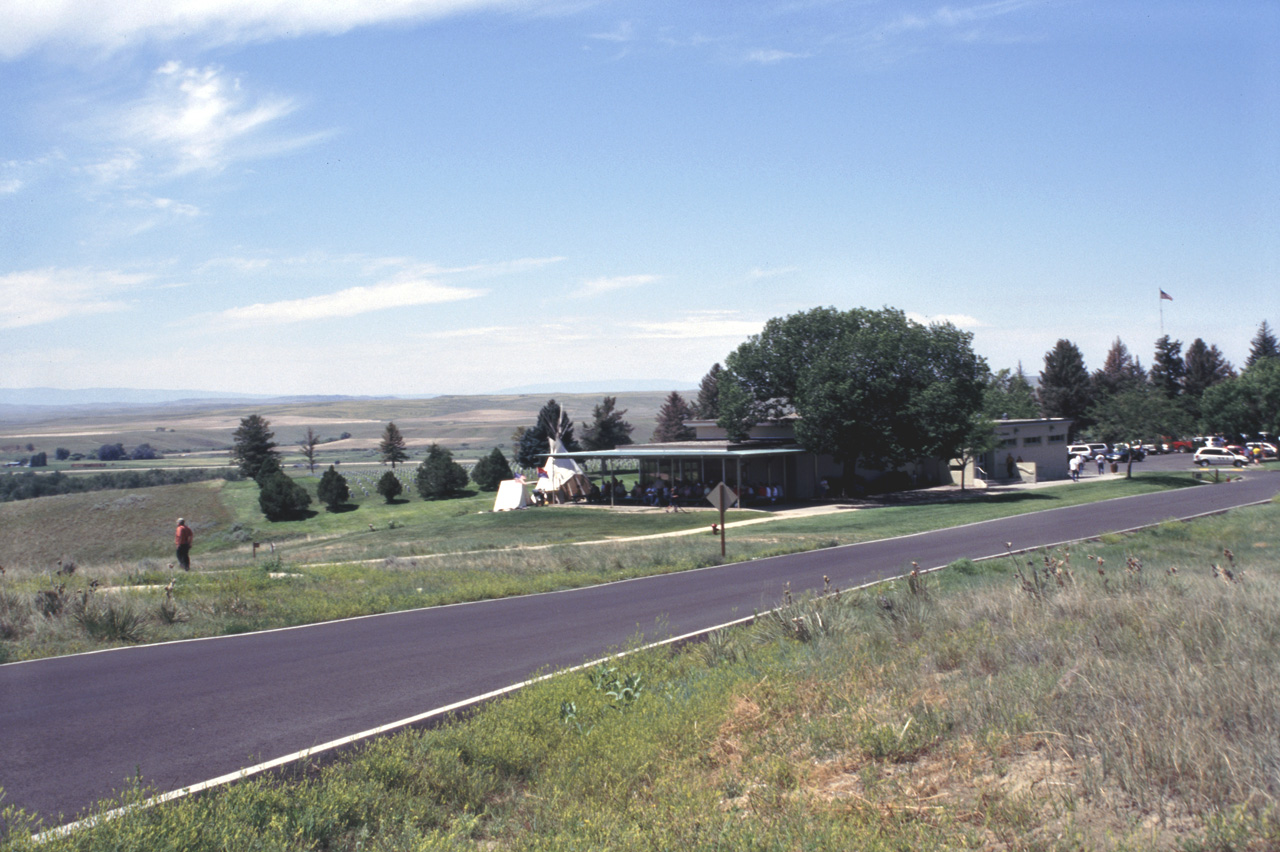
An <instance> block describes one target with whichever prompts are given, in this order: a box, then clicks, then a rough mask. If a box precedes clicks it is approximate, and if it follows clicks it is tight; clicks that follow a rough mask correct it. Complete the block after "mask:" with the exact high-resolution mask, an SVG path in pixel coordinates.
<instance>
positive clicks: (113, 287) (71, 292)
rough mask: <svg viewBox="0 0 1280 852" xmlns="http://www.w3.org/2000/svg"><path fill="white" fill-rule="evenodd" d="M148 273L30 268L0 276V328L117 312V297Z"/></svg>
mask: <svg viewBox="0 0 1280 852" xmlns="http://www.w3.org/2000/svg"><path fill="white" fill-rule="evenodd" d="M149 280H151V276H149V275H139V274H129V273H123V272H114V271H107V270H97V269H58V268H47V269H32V270H26V271H22V272H10V273H8V274H7V275H0V328H22V327H24V326H31V325H41V324H43V323H48V322H55V321H56V320H61V319H66V318H67V317H74V316H86V315H90V314H105V313H112V312H114V311H121V310H124V309H125V308H126V307H128V302H126V301H124V300H123V299H121V298H120V297H121V296H122V295H123V294H125V293H127V292H128V291H130V290H134V289H137V288H138V287H140V286H142V285H143V284H145V283H146V282H147V281H149Z"/></svg>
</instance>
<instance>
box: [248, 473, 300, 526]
mask: <svg viewBox="0 0 1280 852" xmlns="http://www.w3.org/2000/svg"><path fill="white" fill-rule="evenodd" d="M264 471H265V472H264ZM258 487H259V490H258V506H259V507H261V509H262V514H264V515H266V516H267V518H268V519H269V520H272V521H282V520H288V519H291V518H300V517H302V516H303V514H304V513H305V512H306V511H307V507H308V506H310V505H311V495H310V494H308V493H307V489H305V488H303V487H302V486H301V485H299V484H298V483H296V482H294V481H293V480H292V479H290V478H289V476H288V475H287V474H285V473H284V472H283V471H281V470H280V467H279V465H278V464H277V465H276V466H275V468H274V469H271V468H270V466H269V465H268V466H267V467H266V468H265V469H260V470H259V480H258Z"/></svg>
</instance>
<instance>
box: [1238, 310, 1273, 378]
mask: <svg viewBox="0 0 1280 852" xmlns="http://www.w3.org/2000/svg"><path fill="white" fill-rule="evenodd" d="M1263 358H1280V344H1278V343H1277V342H1276V336H1275V334H1273V333H1272V331H1271V327H1270V326H1269V325H1267V321H1266V320H1263V321H1262V325H1260V326H1258V333H1257V334H1255V335H1254V336H1253V340H1252V341H1251V342H1250V344H1249V357H1248V358H1246V359H1245V362H1244V366H1245V369H1248V368H1250V367H1252V366H1253V365H1254V364H1256V363H1258V361H1260V360H1261V359H1263Z"/></svg>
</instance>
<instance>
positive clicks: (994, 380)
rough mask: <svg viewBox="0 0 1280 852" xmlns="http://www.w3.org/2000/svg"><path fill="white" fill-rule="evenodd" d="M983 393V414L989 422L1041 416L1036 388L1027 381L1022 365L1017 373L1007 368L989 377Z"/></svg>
mask: <svg viewBox="0 0 1280 852" xmlns="http://www.w3.org/2000/svg"><path fill="white" fill-rule="evenodd" d="M984 384H985V385H986V387H985V388H984V389H983V391H982V414H983V416H984V418H985V419H987V420H1020V419H1029V418H1033V417H1039V416H1040V405H1039V403H1037V402H1036V392H1035V388H1033V387H1031V382H1029V381H1027V376H1026V373H1024V372H1023V371H1022V364H1018V369H1017V371H1016V372H1014V371H1011V370H1009V369H1007V368H1005V369H1002V370H999V371H997V372H996V373H994V374H991V375H988V376H987V377H986V381H985V382H984Z"/></svg>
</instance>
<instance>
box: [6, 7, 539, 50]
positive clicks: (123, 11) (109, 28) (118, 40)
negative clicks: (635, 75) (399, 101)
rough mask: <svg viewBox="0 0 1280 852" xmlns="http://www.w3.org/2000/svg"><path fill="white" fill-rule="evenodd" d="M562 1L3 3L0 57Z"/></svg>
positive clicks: (229, 39)
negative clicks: (72, 48)
mask: <svg viewBox="0 0 1280 852" xmlns="http://www.w3.org/2000/svg"><path fill="white" fill-rule="evenodd" d="M562 5H563V3H562V2H560V0H380V2H377V3H370V2H367V0H324V2H314V0H266V2H263V0H130V2H127V3H125V2H101V0H43V2H10V3H5V4H4V27H3V28H0V59H14V58H16V57H18V56H21V55H23V54H25V53H28V52H30V51H33V50H36V49H38V48H41V47H53V48H57V49H65V48H66V47H67V46H68V45H70V46H77V47H88V48H96V49H98V50H100V51H106V52H111V51H115V50H119V49H121V48H124V47H128V46H132V45H138V44H142V43H146V42H166V41H176V40H179V39H194V40H197V41H203V42H206V43H211V44H228V43H236V42H253V41H268V40H273V39H280V38H299V37H304V36H310V35H317V34H320V35H337V34H340V33H344V32H347V31H348V30H351V29H355V28H356V27H363V26H372V25H377V24H387V23H396V22H411V21H425V20H432V19H438V18H444V17H448V16H451V15H458V14H464V13H467V12H473V11H478V10H484V9H494V10H511V11H523V12H530V13H536V12H539V11H554V10H555V9H557V8H559V7H561V6H562Z"/></svg>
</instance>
